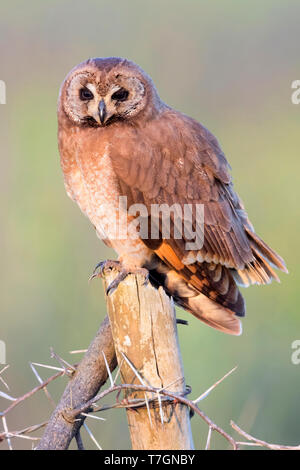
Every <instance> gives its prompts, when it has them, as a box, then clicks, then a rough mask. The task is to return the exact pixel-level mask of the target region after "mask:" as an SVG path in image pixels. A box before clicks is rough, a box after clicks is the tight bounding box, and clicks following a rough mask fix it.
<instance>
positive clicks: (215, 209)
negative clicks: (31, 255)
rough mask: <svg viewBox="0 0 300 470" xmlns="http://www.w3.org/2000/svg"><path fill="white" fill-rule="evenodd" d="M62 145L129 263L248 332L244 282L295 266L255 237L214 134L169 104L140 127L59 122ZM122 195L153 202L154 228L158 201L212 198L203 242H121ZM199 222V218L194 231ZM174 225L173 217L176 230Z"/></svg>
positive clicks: (190, 303)
mask: <svg viewBox="0 0 300 470" xmlns="http://www.w3.org/2000/svg"><path fill="white" fill-rule="evenodd" d="M59 147H60V153H61V163H62V168H63V171H64V175H65V184H66V188H67V191H68V194H69V195H70V196H71V197H72V198H73V199H74V200H76V202H77V203H78V204H79V206H80V208H81V209H82V211H83V212H84V213H85V214H86V215H87V216H88V217H89V219H90V220H91V222H92V223H93V225H94V226H95V227H96V230H97V232H98V233H101V234H102V238H106V241H107V242H109V243H110V244H111V245H112V246H113V247H114V248H115V250H116V251H117V253H118V255H119V257H120V259H121V260H122V261H123V262H124V263H129V264H130V263H133V264H135V265H139V266H145V267H147V268H148V269H149V270H150V275H151V278H152V280H153V281H154V282H155V283H157V284H162V285H164V287H165V289H166V291H167V292H168V293H169V294H170V295H172V296H173V297H174V300H175V301H176V302H177V303H178V304H179V305H181V306H182V307H183V308H185V309H186V310H188V311H190V312H191V313H193V314H194V315H195V316H197V317H198V318H200V319H201V320H202V321H204V322H205V323H207V324H208V325H210V326H213V327H214V328H217V329H219V330H221V331H224V332H226V333H231V334H240V332H241V325H240V320H239V319H238V316H243V315H244V314H245V306H244V300H243V297H242V295H241V293H240V292H239V290H238V287H237V284H239V285H242V286H248V285H251V284H267V283H269V282H271V281H272V279H275V280H277V281H278V280H279V279H278V276H277V274H276V273H275V271H274V267H276V268H278V269H280V270H282V271H287V270H286V267H285V264H284V261H283V260H282V259H281V258H280V257H279V256H278V255H277V254H276V253H275V252H274V251H273V250H271V248H269V247H268V246H267V245H266V244H265V243H264V242H263V241H262V240H261V239H260V238H259V237H258V236H257V235H256V234H255V232H254V229H253V227H252V225H251V223H250V221H249V219H248V217H247V214H246V212H245V209H244V207H243V205H242V203H241V201H240V199H239V197H238V196H237V194H236V193H235V191H234V189H233V185H232V181H231V175H230V167H229V165H228V163H227V160H226V158H225V156H224V154H223V152H222V150H221V149H220V147H219V144H218V142H217V140H216V139H215V137H214V136H213V135H212V134H211V133H210V132H209V131H208V130H207V129H206V128H205V127H203V126H202V125H200V124H199V123H197V122H196V121H194V120H193V119H191V118H188V117H187V116H185V115H183V114H181V113H178V112H176V111H173V110H171V109H170V108H167V107H166V108H165V109H163V110H162V111H161V113H160V114H158V116H157V117H155V118H153V119H151V120H148V121H146V122H143V123H141V124H139V123H135V124H128V123H126V122H116V123H114V124H112V125H111V126H107V127H105V128H84V129H83V128H80V127H78V128H75V129H74V128H68V126H60V129H59ZM119 196H126V197H127V203H128V207H129V206H131V205H132V204H136V203H138V204H144V206H145V207H146V208H147V209H148V214H149V224H150V222H151V220H150V218H151V205H153V204H156V205H157V204H168V205H169V206H172V205H173V204H175V203H176V204H179V205H180V206H181V207H182V208H183V207H184V205H185V204H193V205H195V204H203V206H204V243H203V246H202V247H201V248H200V249H197V250H192V251H191V250H187V249H186V243H187V242H189V241H190V240H189V239H187V238H185V234H183V237H182V238H181V239H175V237H172V236H171V237H170V238H168V239H167V238H163V236H161V237H160V239H158V240H157V239H155V240H152V239H151V236H149V238H144V239H141V238H138V240H132V239H130V240H126V241H125V242H124V240H122V241H121V243H118V241H116V240H114V239H113V238H112V237H111V233H110V226H111V220H112V217H119V209H118V207H119V205H118V200H119ZM137 215H138V214H137ZM193 217H194V213H193ZM196 224H197V220H196V219H195V218H194V219H193V220H192V226H193V228H194V229H195V228H196V227H195V226H196ZM175 225H176V217H174V216H172V218H171V232H170V233H171V234H172V233H174V228H175ZM103 234H104V236H103Z"/></svg>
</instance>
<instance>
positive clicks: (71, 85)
mask: <svg viewBox="0 0 300 470" xmlns="http://www.w3.org/2000/svg"><path fill="white" fill-rule="evenodd" d="M161 105H162V103H161V101H160V99H159V97H158V94H157V92H156V89H155V87H154V85H153V82H152V80H151V78H150V77H149V76H148V75H147V74H146V73H145V72H144V71H143V70H142V69H141V68H140V67H139V66H138V65H136V64H134V63H133V62H130V61H128V60H126V59H121V58H117V57H110V58H105V59H100V58H96V59H89V60H87V61H86V62H83V63H82V64H79V65H78V66H76V67H75V68H74V69H73V70H71V72H70V73H69V74H68V75H67V77H66V79H65V80H64V82H63V84H62V87H61V91H60V98H59V107H60V109H62V110H63V111H64V113H65V114H66V115H67V117H68V118H69V119H70V120H71V121H72V122H73V123H74V124H76V125H80V126H92V127H99V126H107V125H110V124H112V123H114V122H116V121H120V120H132V119H133V118H135V117H136V116H137V115H139V116H141V114H144V115H145V116H150V115H153V114H154V113H155V112H157V111H158V109H159V108H160V106H161Z"/></svg>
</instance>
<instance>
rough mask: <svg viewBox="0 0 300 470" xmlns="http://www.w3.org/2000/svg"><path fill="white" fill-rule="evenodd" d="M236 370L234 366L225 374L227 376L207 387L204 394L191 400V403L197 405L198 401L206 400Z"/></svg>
mask: <svg viewBox="0 0 300 470" xmlns="http://www.w3.org/2000/svg"><path fill="white" fill-rule="evenodd" d="M236 369H237V366H235V367H234V368H233V369H231V370H230V371H229V372H227V374H225V375H224V377H222V378H221V379H220V380H218V381H217V382H216V383H215V384H214V385H212V386H211V387H209V388H208V389H207V390H206V392H204V393H202V395H200V397H198V398H197V399H196V400H193V403H195V404H197V403H199V401H201V400H203V399H204V398H206V397H207V396H208V395H209V394H210V392H211V391H212V390H213V389H214V388H216V387H217V386H218V385H219V384H220V383H221V382H223V380H224V379H226V378H227V377H228V376H229V375H230V374H232V372H234V371H235V370H236Z"/></svg>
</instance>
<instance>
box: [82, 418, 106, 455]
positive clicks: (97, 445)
mask: <svg viewBox="0 0 300 470" xmlns="http://www.w3.org/2000/svg"><path fill="white" fill-rule="evenodd" d="M83 426H84V428H85V430H86V431H87V433H88V435H89V436H90V438H91V440H92V441H93V442H94V444H95V446H96V447H97V448H98V449H99V450H102V447H101V446H100V444H99V443H98V441H97V440H96V438H95V437H94V435H93V434H92V432H91V431H90V429H89V428H88V427H87V425H86V423H83Z"/></svg>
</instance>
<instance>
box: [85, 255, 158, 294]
mask: <svg viewBox="0 0 300 470" xmlns="http://www.w3.org/2000/svg"><path fill="white" fill-rule="evenodd" d="M106 269H116V270H117V271H119V274H118V275H117V277H116V278H115V279H114V280H113V281H112V282H111V283H110V284H109V286H108V288H107V289H106V295H109V294H112V292H114V291H115V290H116V289H117V287H118V285H119V284H120V282H122V281H124V279H126V277H127V276H128V275H129V274H139V275H140V276H142V277H143V278H144V282H143V285H146V284H148V282H149V271H148V269H146V268H133V269H126V268H124V267H123V266H122V264H121V263H120V262H119V261H113V260H107V261H101V262H100V263H98V264H97V266H96V267H95V269H94V271H93V274H92V275H91V277H90V280H92V279H94V278H95V277H103V275H104V271H105V270H106Z"/></svg>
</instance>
